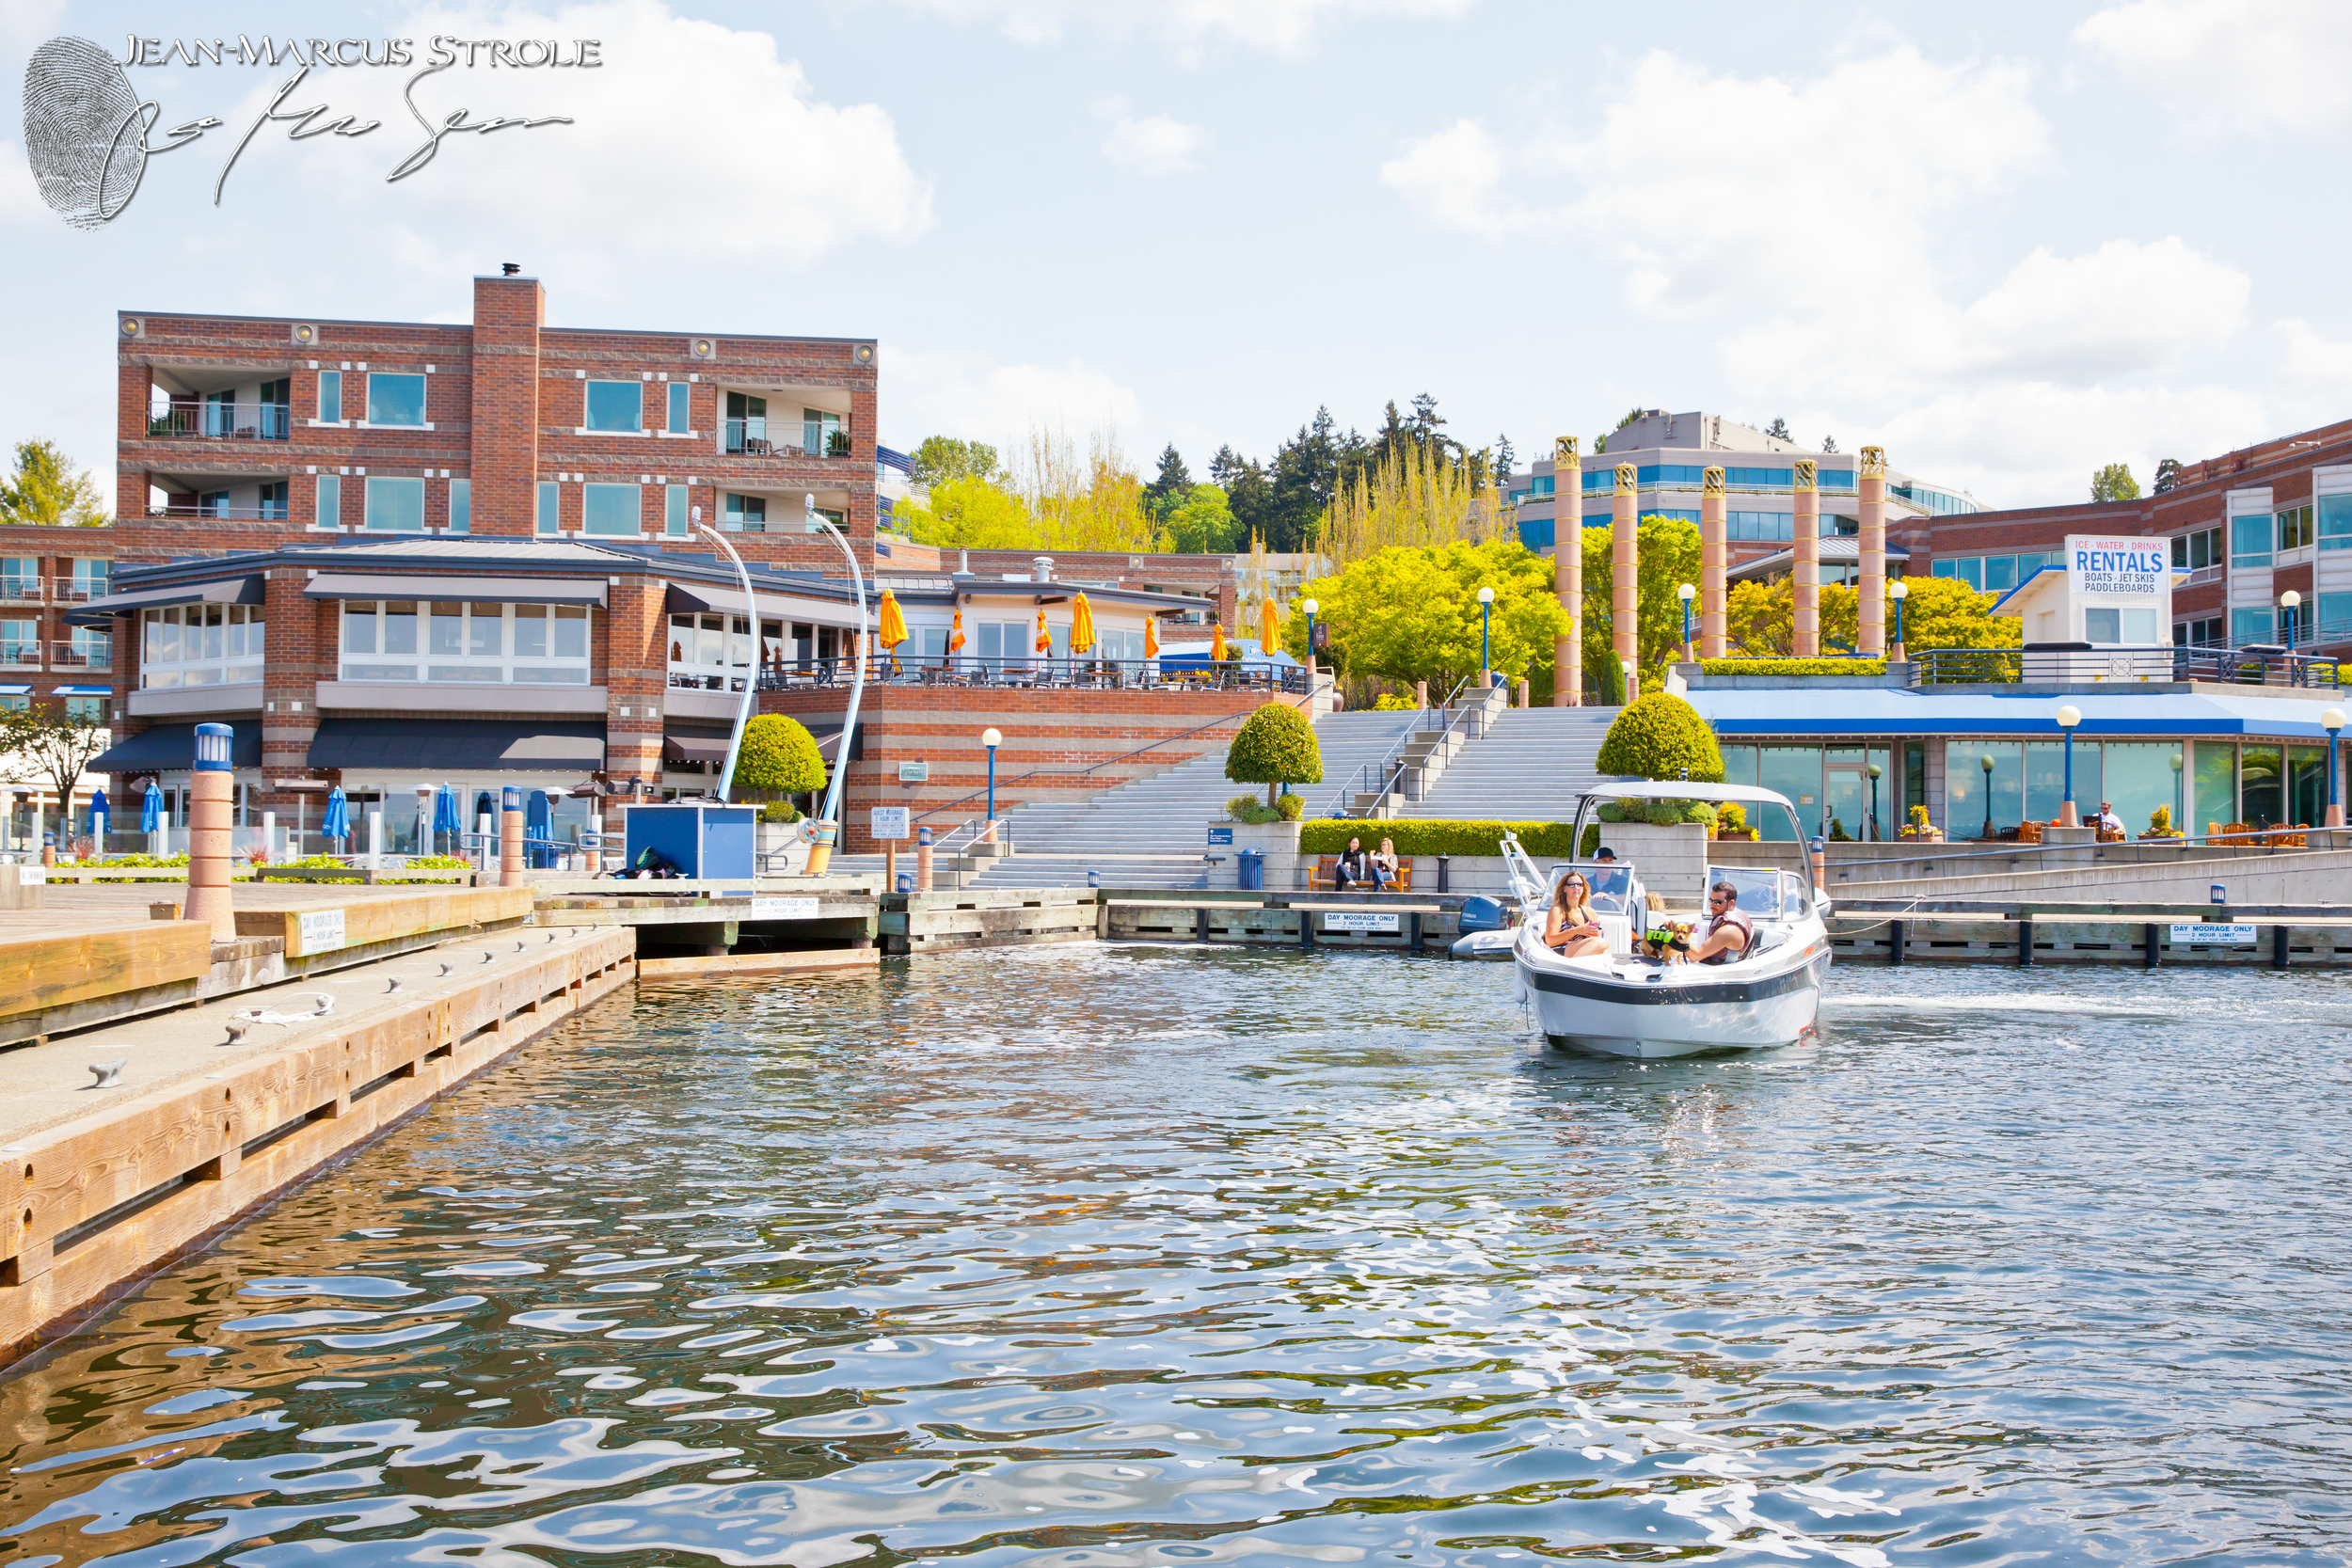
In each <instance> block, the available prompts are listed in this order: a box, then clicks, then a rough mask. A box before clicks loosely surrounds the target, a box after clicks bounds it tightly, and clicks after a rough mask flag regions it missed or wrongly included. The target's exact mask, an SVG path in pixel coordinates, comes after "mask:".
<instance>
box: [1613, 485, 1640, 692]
mask: <svg viewBox="0 0 2352 1568" xmlns="http://www.w3.org/2000/svg"><path fill="white" fill-rule="evenodd" d="M1636 510H1637V509H1636V507H1635V505H1634V494H1633V465H1632V464H1630V463H1620V464H1618V465H1617V488H1616V493H1615V494H1614V495H1613V496H1612V497H1611V498H1610V501H1609V574H1610V578H1611V581H1610V613H1609V634H1610V640H1611V642H1612V645H1613V651H1614V652H1615V654H1616V656H1617V657H1618V658H1619V659H1620V660H1625V661H1630V662H1632V663H1633V664H1634V666H1635V667H1636V668H1637V669H1638V668H1639V667H1640V662H1641V653H1642V649H1641V643H1640V641H1639V631H1640V626H1639V622H1638V619H1637V617H1638V614H1639V610H1638V609H1637V607H1638V606H1639V604H1640V602H1641V579H1640V573H1641V562H1639V561H1638V560H1637V559H1636V556H1637V552H1638V550H1639V546H1638V544H1637V542H1636V540H1635V537H1634V535H1635V533H1636V531H1638V530H1639V529H1640V528H1641V526H1642V520H1641V518H1640V517H1639V516H1638V515H1636ZM1629 695H1630V693H1629Z"/></svg>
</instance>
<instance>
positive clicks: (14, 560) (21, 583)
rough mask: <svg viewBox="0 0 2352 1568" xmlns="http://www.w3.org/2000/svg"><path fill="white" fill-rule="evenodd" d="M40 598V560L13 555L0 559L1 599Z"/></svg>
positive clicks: (31, 556) (29, 556)
mask: <svg viewBox="0 0 2352 1568" xmlns="http://www.w3.org/2000/svg"><path fill="white" fill-rule="evenodd" d="M38 598H40V557H39V556H34V555H11V556H8V557H5V558H0V599H38Z"/></svg>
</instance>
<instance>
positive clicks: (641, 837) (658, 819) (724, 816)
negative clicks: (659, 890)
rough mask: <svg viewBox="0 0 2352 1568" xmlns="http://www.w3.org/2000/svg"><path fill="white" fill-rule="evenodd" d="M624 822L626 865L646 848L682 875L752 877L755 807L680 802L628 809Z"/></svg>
mask: <svg viewBox="0 0 2352 1568" xmlns="http://www.w3.org/2000/svg"><path fill="white" fill-rule="evenodd" d="M627 820H628V862H627V864H628V869H629V870H631V871H635V870H636V869H637V858H638V857H639V856H640V855H642V854H644V852H645V851H646V850H647V849H652V850H654V851H656V852H657V853H659V854H660V856H661V857H662V858H663V859H665V860H667V861H669V862H670V863H671V864H673V865H675V867H677V874H678V875H679V876H681V877H706V878H707V877H742V878H747V879H748V878H750V877H752V876H753V875H755V871H756V867H757V858H758V857H757V856H756V854H755V839H756V837H757V834H758V828H757V826H756V824H757V823H758V820H759V810H758V808H757V807H755V806H721V805H710V804H704V803H701V802H684V801H681V802H680V803H678V804H676V805H666V806H631V807H629V809H628V813H627Z"/></svg>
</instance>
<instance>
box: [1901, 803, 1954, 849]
mask: <svg viewBox="0 0 2352 1568" xmlns="http://www.w3.org/2000/svg"><path fill="white" fill-rule="evenodd" d="M1902 835H1903V837H1905V838H1910V839H1916V840H1918V841H1919V842H1920V843H1922V844H1941V843H1943V842H1944V830H1943V829H1941V828H1938V827H1936V826H1934V825H1933V824H1932V823H1931V822H1929V821H1928V808H1927V807H1925V806H1914V807H1912V808H1911V820H1910V821H1908V822H1906V823H1904V824H1903V828H1902Z"/></svg>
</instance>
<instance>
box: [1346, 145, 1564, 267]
mask: <svg viewBox="0 0 2352 1568" xmlns="http://www.w3.org/2000/svg"><path fill="white" fill-rule="evenodd" d="M1505 172H1506V169H1505V158H1504V155H1503V150H1502V147H1501V146H1500V145H1499V144H1498V143H1497V142H1496V141H1495V139H1494V137H1493V136H1491V135H1487V133H1486V127H1485V126H1482V125H1480V124H1479V123H1478V122H1477V121H1476V120H1471V119H1457V120H1455V121H1454V123H1453V124H1452V125H1449V126H1447V127H1446V128H1445V129H1444V130H1442V131H1438V132H1435V133H1433V134H1431V135H1426V136H1423V137H1422V138H1421V139H1420V140H1418V141H1415V142H1412V143H1409V144H1408V145H1407V146H1406V149H1405V150H1404V152H1403V153H1401V154H1399V155H1398V156H1397V157H1394V158H1391V160H1389V161H1388V162H1387V163H1385V164H1382V165H1381V166H1380V182H1381V183H1382V184H1384V185H1386V186H1388V187H1389V188H1390V189H1391V190H1392V191H1395V192H1396V193H1397V194H1398V195H1400V196H1402V197H1403V198H1405V203H1406V206H1408V207H1410V208H1412V209H1413V210H1414V211H1415V212H1417V213H1419V214H1421V215H1422V217H1423V218H1425V219H1427V220H1428V221H1429V222H1431V223H1434V224H1436V225H1438V227H1439V228H1441V229H1458V230H1462V231H1463V232H1464V233H1467V234H1476V235H1478V236H1480V237H1481V238H1482V239H1486V240H1490V241H1493V240H1501V239H1503V238H1505V237H1506V236H1508V235H1511V234H1518V233H1525V232H1526V231H1528V230H1530V229H1534V228H1541V227H1544V220H1543V219H1542V218H1541V217H1540V216H1538V215H1537V214H1534V212H1532V211H1531V210H1530V209H1529V208H1528V207H1527V205H1526V204H1525V202H1524V201H1522V200H1520V199H1519V198H1517V197H1516V196H1514V195H1512V194H1511V193H1510V192H1509V191H1508V190H1507V189H1506V188H1505V187H1504V185H1503V176H1504V174H1505Z"/></svg>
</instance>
